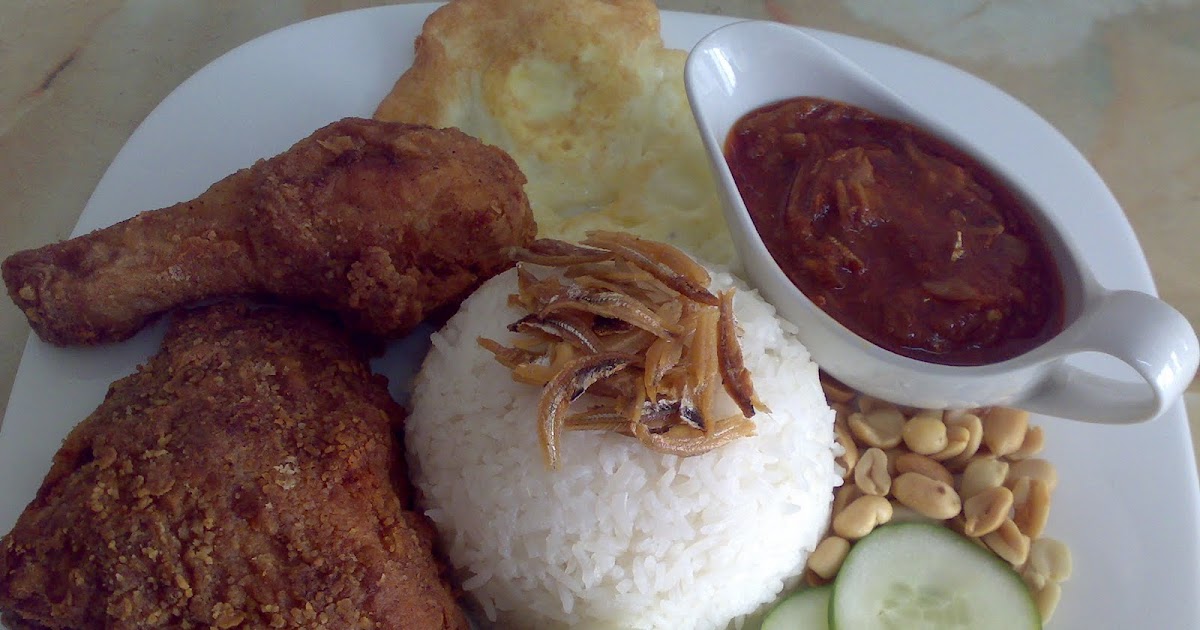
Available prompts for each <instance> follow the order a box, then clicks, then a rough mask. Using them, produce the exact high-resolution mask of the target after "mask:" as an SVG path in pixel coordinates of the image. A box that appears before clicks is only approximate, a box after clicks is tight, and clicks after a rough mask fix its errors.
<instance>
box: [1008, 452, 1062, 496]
mask: <svg viewBox="0 0 1200 630" xmlns="http://www.w3.org/2000/svg"><path fill="white" fill-rule="evenodd" d="M1021 477H1029V478H1031V479H1040V480H1042V481H1043V482H1045V484H1046V488H1048V489H1049V490H1050V492H1054V489H1055V488H1056V487H1058V471H1056V470H1055V469H1054V464H1051V463H1050V462H1048V461H1046V460H1044V459H1038V458H1030V459H1023V460H1021V461H1019V462H1013V463H1012V465H1011V466H1009V467H1008V475H1007V477H1006V479H1005V483H1004V485H1006V486H1009V487H1010V488H1011V487H1012V484H1013V483H1015V482H1016V480H1017V479H1020V478H1021Z"/></svg>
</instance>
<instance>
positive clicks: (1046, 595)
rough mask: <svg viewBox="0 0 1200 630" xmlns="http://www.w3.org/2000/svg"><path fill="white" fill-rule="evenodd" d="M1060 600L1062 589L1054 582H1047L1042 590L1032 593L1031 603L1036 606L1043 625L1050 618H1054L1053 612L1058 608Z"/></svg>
mask: <svg viewBox="0 0 1200 630" xmlns="http://www.w3.org/2000/svg"><path fill="white" fill-rule="evenodd" d="M1060 598H1062V587H1061V586H1059V585H1058V584H1057V583H1056V582H1048V583H1047V584H1046V585H1045V586H1043V587H1042V588H1040V589H1038V590H1037V591H1034V593H1033V603H1034V604H1036V605H1037V609H1038V615H1039V616H1041V618H1042V624H1043V625H1045V623H1046V622H1047V621H1050V617H1053V616H1054V610H1055V609H1056V608H1058V600H1059V599H1060Z"/></svg>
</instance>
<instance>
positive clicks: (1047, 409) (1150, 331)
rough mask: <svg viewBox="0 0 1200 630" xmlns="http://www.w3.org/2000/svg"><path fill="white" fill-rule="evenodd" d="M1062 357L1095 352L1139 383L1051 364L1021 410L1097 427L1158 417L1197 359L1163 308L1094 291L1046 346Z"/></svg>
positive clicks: (1185, 333) (1129, 295) (1174, 315)
mask: <svg viewBox="0 0 1200 630" xmlns="http://www.w3.org/2000/svg"><path fill="white" fill-rule="evenodd" d="M1051 343H1054V344H1055V345H1059V344H1060V343H1061V345H1062V348H1063V355H1064V357H1065V356H1067V355H1069V354H1074V353H1079V352H1099V353H1102V354H1105V355H1108V356H1111V357H1114V358H1116V359H1118V360H1120V361H1121V362H1122V363H1124V364H1126V365H1128V366H1129V367H1131V368H1133V370H1134V371H1135V372H1137V374H1138V375H1139V376H1140V377H1141V378H1142V379H1143V382H1141V383H1136V382H1129V381H1123V380H1117V379H1112V378H1108V377H1104V376H1099V375H1097V374H1095V373H1092V372H1089V371H1086V370H1083V369H1080V368H1077V367H1074V366H1071V365H1069V364H1067V363H1066V362H1065V361H1059V362H1058V363H1057V364H1055V365H1054V367H1052V368H1051V369H1050V371H1049V372H1048V373H1047V374H1046V376H1045V377H1044V378H1043V380H1042V381H1041V382H1040V383H1039V384H1038V385H1037V386H1036V387H1035V388H1034V389H1033V390H1032V391H1031V392H1030V394H1029V395H1028V397H1027V398H1025V399H1024V400H1021V401H1019V402H1018V403H1016V404H1017V405H1018V406H1020V407H1023V408H1025V409H1028V410H1029V411H1032V412H1036V413H1042V414H1046V415H1051V416H1058V417H1062V418H1072V419H1078V420H1084V421H1087V422H1095V423H1101V424H1133V423H1136V422H1142V421H1145V420H1149V419H1151V418H1154V417H1155V416H1158V415H1159V414H1161V413H1162V412H1163V411H1165V410H1166V409H1167V408H1168V407H1169V406H1170V405H1172V404H1174V403H1175V401H1176V400H1178V399H1179V397H1180V396H1181V395H1182V394H1183V392H1184V390H1185V389H1186V388H1187V386H1188V385H1189V384H1190V383H1191V379H1192V376H1193V375H1194V374H1195V373H1196V368H1197V362H1198V361H1200V349H1198V346H1197V340H1196V332H1195V331H1194V330H1193V329H1192V326H1191V325H1190V324H1189V323H1188V321H1187V319H1186V318H1185V317H1184V316H1183V315H1182V314H1180V313H1179V311H1177V310H1175V309H1174V308H1173V307H1171V306H1170V305H1169V304H1167V303H1166V302H1163V301H1162V300H1159V299H1158V298H1156V297H1154V296H1151V295H1148V294H1146V293H1142V292H1139V291H1127V290H1120V291H1101V292H1099V293H1098V294H1096V296H1095V297H1093V298H1092V299H1091V300H1090V301H1089V303H1088V304H1086V305H1085V307H1084V313H1083V315H1082V316H1080V318H1079V319H1077V320H1076V321H1075V322H1074V323H1072V324H1071V325H1070V326H1069V327H1068V328H1067V330H1064V331H1063V332H1062V334H1061V335H1059V337H1058V338H1057V339H1056V340H1055V341H1053V342H1051Z"/></svg>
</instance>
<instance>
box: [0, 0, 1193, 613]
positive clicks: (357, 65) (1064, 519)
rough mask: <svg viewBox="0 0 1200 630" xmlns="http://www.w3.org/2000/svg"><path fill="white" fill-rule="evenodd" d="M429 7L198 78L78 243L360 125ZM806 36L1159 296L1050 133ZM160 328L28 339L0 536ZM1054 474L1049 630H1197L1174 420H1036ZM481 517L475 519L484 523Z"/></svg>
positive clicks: (401, 375) (1185, 476)
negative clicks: (1058, 575)
mask: <svg viewBox="0 0 1200 630" xmlns="http://www.w3.org/2000/svg"><path fill="white" fill-rule="evenodd" d="M434 6H435V5H399V6H390V7H382V8H377V9H366V10H362V11H355V12H350V13H343V14H339V15H332V16H328V17H325V18H320V19H316V20H312V21H309V22H304V23H301V24H297V25H294V26H291V27H288V28H285V29H282V30H279V31H276V32H274V33H270V34H268V35H265V36H263V37H260V38H258V39H256V40H254V41H252V42H249V43H248V44H246V45H244V46H241V47H239V48H237V49H236V50H234V51H232V52H230V53H228V54H226V55H224V56H223V57H221V58H219V59H217V60H216V61H214V62H213V63H211V64H209V65H208V66H207V67H205V68H204V69H202V70H200V71H199V72H197V73H196V74H195V75H194V76H193V77H191V78H190V79H188V80H187V81H186V82H184V83H183V84H182V85H180V86H179V88H178V89H176V90H175V91H174V92H173V93H172V94H171V95H170V96H168V97H167V98H166V99H165V100H164V101H163V102H162V103H161V104H160V105H159V106H158V107H157V108H156V109H155V110H154V111H153V112H152V113H151V114H150V115H149V116H148V117H147V118H146V120H145V121H144V122H143V123H142V125H141V126H140V127H139V128H138V129H137V131H135V132H134V134H133V135H132V136H131V137H130V139H129V141H128V142H127V143H126V144H125V147H124V148H123V149H121V152H120V153H119V154H118V155H117V158H116V159H115V160H114V161H113V163H112V165H111V166H110V167H109V169H108V172H107V173H105V175H104V178H103V179H102V180H101V181H100V184H99V185H98V186H97V187H96V191H95V193H93V195H92V198H91V200H90V201H89V202H88V204H87V207H86V208H85V209H84V211H83V214H82V216H81V217H80V219H79V223H78V225H77V226H76V228H75V234H81V233H84V232H88V231H91V230H94V229H96V228H99V227H104V226H107V225H110V224H112V223H114V222H116V221H118V220H121V219H125V218H127V217H129V216H131V215H133V214H135V213H136V212H139V211H141V210H147V209H151V208H157V207H161V206H165V205H168V204H171V203H174V202H176V201H179V200H182V199H187V198H191V197H193V196H195V195H197V194H199V193H200V192H202V191H203V190H204V189H205V188H207V187H208V185H209V184H210V183H212V182H214V181H216V180H218V179H220V178H222V177H224V176H225V175H227V174H229V173H231V172H233V171H234V170H236V169H238V168H241V167H244V166H247V165H249V164H251V163H252V162H253V161H254V160H255V159H258V158H262V157H267V156H270V155H274V154H275V153H278V152H280V151H282V150H283V149H285V148H287V147H288V146H290V145H291V144H292V143H293V142H295V141H296V140H298V139H300V138H302V137H304V136H307V135H308V134H309V133H311V132H312V131H313V130H315V129H317V128H318V127H320V126H322V125H324V124H326V123H328V122H330V121H333V120H335V119H338V118H341V117H344V116H350V115H358V116H368V115H370V113H371V112H372V111H373V110H374V107H375V105H376V103H378V102H379V100H380V99H381V98H382V97H383V96H384V94H386V93H387V92H388V90H390V89H391V87H392V83H393V82H394V81H395V79H396V77H398V76H399V75H400V73H401V72H402V71H403V70H404V69H405V68H407V67H408V65H409V64H410V63H411V61H412V42H413V38H414V37H415V36H416V35H417V33H418V31H419V30H420V27H421V24H422V22H423V21H424V19H425V17H426V16H427V15H428V14H429V12H430V11H432V9H433V8H434ZM730 21H731V20H730V19H728V18H721V17H715V16H703V15H693V14H682V13H665V14H664V16H663V35H664V37H665V39H666V41H667V44H668V45H670V46H674V47H679V48H688V47H690V46H692V45H693V44H694V43H695V42H696V41H697V40H699V39H700V37H702V36H703V35H704V34H706V33H707V32H709V31H711V30H712V29H714V28H716V27H718V26H721V25H723V24H727V23H729V22H730ZM814 34H815V35H817V36H818V37H820V38H821V39H823V40H825V41H826V42H828V43H829V44H831V45H833V46H835V47H836V48H838V49H840V50H841V51H843V52H844V53H845V54H846V55H847V56H849V57H851V58H853V59H854V60H856V61H858V62H859V63H861V64H862V65H863V66H864V67H866V68H867V69H868V70H869V71H871V72H873V73H875V75H876V76H878V77H880V78H881V79H882V80H883V81H884V82H885V83H887V84H889V85H890V87H892V88H893V89H895V91H896V92H898V93H900V95H901V96H903V97H905V98H906V99H908V100H909V101H910V102H911V103H912V104H914V105H916V106H917V107H919V108H922V109H924V110H926V111H928V112H929V113H930V114H932V115H933V116H935V117H938V118H941V119H943V120H944V121H945V122H946V124H947V125H948V126H950V127H951V128H954V129H955V130H956V131H958V132H960V133H962V134H966V135H971V136H973V137H976V138H978V139H979V144H980V146H982V147H984V148H985V149H986V150H987V151H989V152H991V153H992V154H993V155H994V156H995V157H996V159H998V160H1001V161H1006V162H1008V163H1011V164H1012V165H1013V166H1012V168H1013V171H1014V172H1015V173H1016V174H1017V176H1019V177H1021V178H1022V179H1024V180H1026V181H1027V182H1028V183H1029V185H1030V186H1032V187H1034V188H1037V189H1038V190H1039V191H1040V193H1041V194H1042V195H1043V196H1044V197H1045V198H1046V199H1047V200H1050V201H1051V203H1049V206H1050V207H1053V208H1073V209H1075V210H1072V211H1071V214H1070V216H1064V217H1062V221H1063V223H1064V224H1066V225H1068V226H1069V227H1070V229H1071V230H1073V232H1074V233H1075V235H1076V237H1077V238H1078V241H1079V242H1080V243H1082V244H1083V247H1084V250H1085V257H1086V258H1087V260H1088V262H1089V263H1090V264H1091V265H1093V268H1094V269H1095V272H1096V276H1097V278H1099V280H1100V281H1101V282H1102V283H1103V284H1105V285H1106V286H1109V287H1112V288H1133V289H1141V290H1146V291H1153V283H1152V281H1151V279H1150V274H1149V270H1148V268H1147V265H1146V262H1145V259H1144V257H1143V255H1142V252H1141V249H1140V248H1139V246H1138V244H1137V241H1136V239H1135V237H1134V235H1133V232H1132V230H1131V229H1130V227H1129V224H1128V222H1127V221H1126V219H1125V217H1124V215H1123V214H1122V212H1121V209H1120V208H1119V207H1118V205H1117V203H1116V201H1115V200H1114V199H1113V197H1112V194H1111V193H1110V192H1109V191H1108V189H1107V188H1106V187H1105V185H1104V183H1103V182H1102V181H1101V180H1100V178H1099V177H1098V176H1097V175H1096V173H1095V172H1094V171H1093V170H1092V169H1091V167H1090V166H1089V165H1088V164H1087V162H1086V160H1084V158H1083V157H1082V156H1081V155H1080V154H1079V153H1078V152H1077V151H1076V150H1075V149H1074V148H1072V146H1071V145H1070V144H1069V143H1068V142H1067V141H1066V140H1065V139H1064V138H1063V137H1062V136H1061V135H1059V134H1058V133H1057V132H1056V131H1055V130H1054V129H1053V128H1051V127H1050V126H1049V125H1048V124H1047V123H1046V122H1044V121H1043V120H1042V119H1041V118H1039V117H1038V116H1037V115H1036V114H1034V113H1033V112H1031V111H1030V110H1029V109H1027V108H1025V107H1024V106H1023V105H1021V104H1020V103H1018V102H1017V101H1015V100H1014V99H1012V98H1011V97H1009V96H1007V95H1005V94H1004V93H1002V92H1000V91H999V90H997V89H996V88H994V87H992V86H990V85H988V84H987V83H985V82H983V81H980V80H979V79H976V78H974V77H972V76H970V75H967V74H965V73H963V72H961V71H959V70H956V69H954V68H951V67H949V66H946V65H944V64H942V63H939V62H936V61H933V60H930V59H928V58H925V57H921V56H918V55H915V54H913V53H909V52H905V51H901V50H898V49H895V48H891V47H887V46H883V45H880V44H875V43H871V42H867V41H863V40H860V39H854V38H850V37H846V36H841V35H834V34H830V33H823V32H814ZM161 334H162V327H161V326H158V327H155V328H153V329H151V330H148V331H145V332H143V333H142V334H140V335H139V336H137V337H136V338H134V339H132V340H130V341H128V342H126V343H122V344H117V345H111V346H105V347H101V348H94V349H84V350H78V349H72V350H64V349H58V348H53V347H50V346H47V345H46V344H43V343H42V342H40V341H39V340H37V339H36V338H31V339H30V340H29V343H28V345H27V346H26V348H25V354H24V356H23V358H22V360H21V365H20V368H19V370H18V373H17V378H16V382H15V384H14V386H13V393H12V397H11V399H10V400H9V404H8V410H7V413H6V416H5V421H4V425H3V427H2V428H0V532H7V531H8V530H9V529H11V528H12V525H13V523H14V522H15V521H16V519H17V516H18V515H19V514H20V512H21V510H22V509H23V508H24V506H25V505H26V503H27V502H28V501H29V500H30V499H32V498H33V496H34V494H35V492H36V491H37V488H38V485H39V484H40V483H41V480H42V477H43V475H44V474H45V473H46V471H47V470H48V469H49V463H50V459H51V457H52V455H53V453H54V451H55V450H56V449H57V448H58V445H59V443H60V441H61V440H62V438H63V437H64V436H65V435H66V434H67V432H68V431H69V430H70V429H71V428H72V427H73V426H74V425H75V424H76V423H77V422H78V421H80V420H81V419H83V418H84V417H85V416H86V415H87V414H88V413H89V412H91V411H92V410H93V409H94V408H95V407H96V405H98V404H99V403H100V401H101V400H102V399H103V397H104V393H105V391H106V389H107V387H108V384H109V383H110V382H112V381H113V380H115V379H117V378H119V377H121V376H124V375H126V374H128V373H129V372H131V371H132V370H133V369H134V367H135V366H136V365H137V363H138V362H140V361H142V360H144V359H145V358H146V357H147V356H149V355H150V353H152V352H153V351H154V350H155V349H156V347H157V344H158V341H159V339H160V337H161ZM423 344H424V340H423V339H422V338H421V336H420V335H418V336H416V337H414V338H412V339H410V340H407V341H406V342H404V343H402V344H397V345H396V347H394V348H393V349H392V351H391V352H390V353H389V355H388V356H387V357H385V358H384V359H383V360H381V361H380V362H379V364H378V368H379V369H380V370H381V371H384V373H386V374H388V375H389V377H390V378H392V380H393V382H394V389H395V391H396V392H397V394H398V395H401V396H403V391H402V390H403V389H404V387H405V384H406V382H407V380H408V376H409V375H410V374H411V370H412V368H413V365H414V363H415V361H416V360H417V359H418V357H419V356H420V353H421V350H422V348H423ZM1036 420H1037V421H1038V422H1039V423H1040V424H1041V425H1042V426H1044V427H1045V428H1046V433H1047V442H1048V444H1049V446H1048V448H1047V450H1046V456H1047V457H1048V458H1049V459H1051V460H1052V461H1053V462H1055V463H1056V464H1057V465H1058V469H1059V475H1060V483H1059V486H1058V490H1057V491H1056V493H1055V502H1054V509H1053V513H1052V516H1051V521H1050V526H1049V534H1050V535H1052V536H1054V537H1057V538H1060V539H1062V540H1065V541H1066V542H1067V543H1068V544H1069V545H1070V546H1071V548H1072V549H1073V551H1074V554H1075V573H1074V576H1073V577H1072V578H1071V581H1070V582H1068V583H1067V584H1066V585H1065V587H1064V589H1063V598H1062V603H1061V605H1060V607H1059V609H1058V613H1057V614H1056V615H1055V618H1054V621H1053V623H1052V624H1051V626H1052V628H1055V629H1067V628H1071V629H1075V628H1078V629H1081V630H1082V629H1084V628H1197V627H1200V601H1198V599H1197V596H1196V595H1197V593H1200V546H1198V538H1200V527H1198V525H1197V523H1198V521H1200V490H1198V484H1197V475H1196V469H1195V465H1194V460H1193V455H1192V449H1191V441H1190V439H1189V437H1188V429H1187V422H1186V418H1185V416H1184V410H1183V405H1182V404H1178V405H1176V406H1175V407H1174V408H1173V409H1171V410H1170V411H1169V412H1168V413H1166V414H1165V415H1164V416H1162V417H1160V418H1158V419H1157V420H1154V421H1151V422H1149V423H1145V424H1140V425H1136V426H1130V427H1102V426H1092V425H1084V424H1079V423H1072V422H1067V421H1061V420H1056V419H1052V418H1037V419H1036ZM481 517H483V515H481Z"/></svg>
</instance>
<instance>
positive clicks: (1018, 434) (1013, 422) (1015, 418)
mask: <svg viewBox="0 0 1200 630" xmlns="http://www.w3.org/2000/svg"><path fill="white" fill-rule="evenodd" d="M980 419H981V420H982V421H983V443H984V445H986V446H987V447H988V450H989V451H991V452H992V454H993V455H995V456H997V457H1001V456H1004V455H1008V454H1009V453H1012V452H1013V451H1015V450H1017V449H1019V448H1021V444H1023V443H1024V442H1025V432H1026V430H1027V429H1028V428H1029V412H1028V411H1025V410H1023V409H1013V408H1012V407H992V408H991V409H989V410H988V412H987V413H986V414H984V416H983V417H982V418H980Z"/></svg>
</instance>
